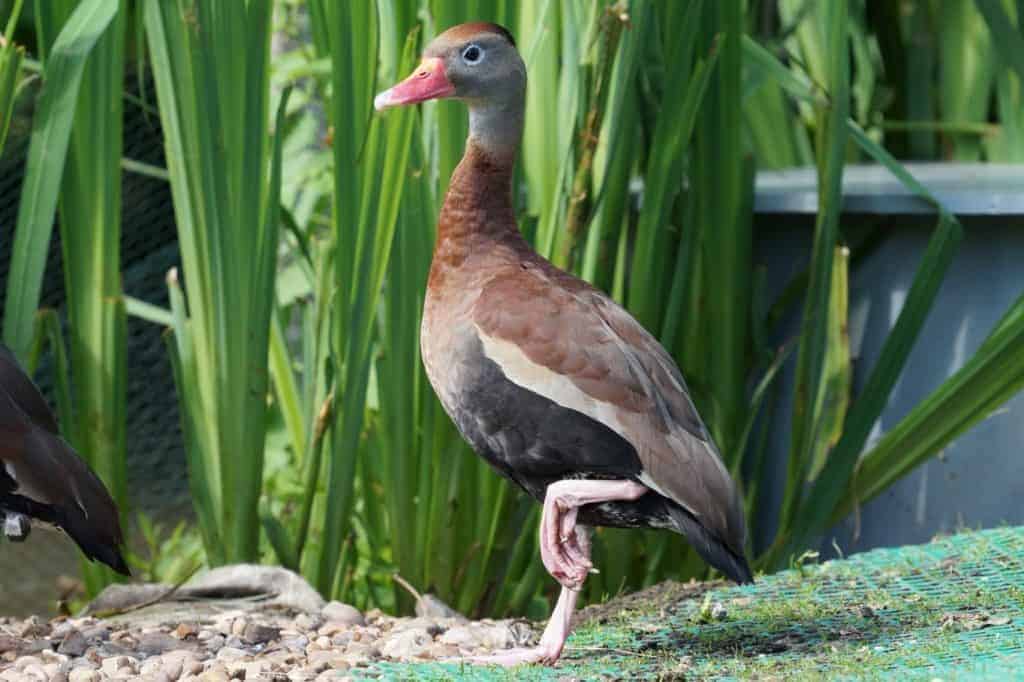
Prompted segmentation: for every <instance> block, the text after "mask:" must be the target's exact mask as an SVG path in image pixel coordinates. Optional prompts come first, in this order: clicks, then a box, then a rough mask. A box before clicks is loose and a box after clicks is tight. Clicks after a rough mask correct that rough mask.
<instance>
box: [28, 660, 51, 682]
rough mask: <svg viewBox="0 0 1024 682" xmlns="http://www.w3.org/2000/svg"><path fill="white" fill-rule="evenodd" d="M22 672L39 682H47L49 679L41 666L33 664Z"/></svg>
mask: <svg viewBox="0 0 1024 682" xmlns="http://www.w3.org/2000/svg"><path fill="white" fill-rule="evenodd" d="M22 672H24V673H25V674H26V675H28V676H29V677H31V678H32V679H34V680H41V682H47V680H49V679H50V676H49V674H47V672H46V670H45V669H44V668H43V666H41V665H39V664H35V663H34V664H32V665H29V666H26V667H25V669H24V670H23V671H22Z"/></svg>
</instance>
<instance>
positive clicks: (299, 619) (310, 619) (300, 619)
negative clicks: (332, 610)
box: [295, 613, 323, 632]
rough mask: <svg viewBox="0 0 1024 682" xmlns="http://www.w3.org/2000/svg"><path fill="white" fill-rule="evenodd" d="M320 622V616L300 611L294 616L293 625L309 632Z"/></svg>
mask: <svg viewBox="0 0 1024 682" xmlns="http://www.w3.org/2000/svg"><path fill="white" fill-rule="evenodd" d="M322 622H323V619H322V618H320V617H319V616H314V615H312V614H309V613H300V614H299V615H297V616H295V627H296V628H297V629H299V630H300V631H305V632H309V631H310V630H316V629H317V628H318V627H320V624H321V623H322Z"/></svg>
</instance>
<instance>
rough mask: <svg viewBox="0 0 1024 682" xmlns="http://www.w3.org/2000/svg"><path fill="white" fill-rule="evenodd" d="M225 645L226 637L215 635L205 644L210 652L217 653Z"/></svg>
mask: <svg viewBox="0 0 1024 682" xmlns="http://www.w3.org/2000/svg"><path fill="white" fill-rule="evenodd" d="M224 643H225V639H224V635H214V636H213V637H210V638H209V639H207V640H206V641H205V642H204V644H205V645H206V648H207V649H208V650H209V651H217V650H218V649H220V648H221V647H222V646H224Z"/></svg>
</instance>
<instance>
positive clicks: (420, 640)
mask: <svg viewBox="0 0 1024 682" xmlns="http://www.w3.org/2000/svg"><path fill="white" fill-rule="evenodd" d="M433 641H434V638H433V637H431V636H430V633H428V632H427V630H426V628H412V629H407V630H402V631H400V632H398V633H397V634H394V635H392V636H391V637H389V638H388V640H387V641H386V642H384V645H383V646H382V647H381V649H380V651H381V654H383V655H384V656H387V657H388V658H390V659H393V660H400V661H404V660H409V659H411V658H414V657H416V656H418V655H419V654H421V653H423V651H424V649H426V648H427V646H428V645H429V644H431V643H433Z"/></svg>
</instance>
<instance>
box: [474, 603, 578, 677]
mask: <svg viewBox="0 0 1024 682" xmlns="http://www.w3.org/2000/svg"><path fill="white" fill-rule="evenodd" d="M579 595H580V593H579V590H572V589H569V588H568V587H563V588H562V592H561V594H559V595H558V604H557V605H556V606H555V610H554V611H552V612H551V619H550V620H549V621H548V625H547V627H546V628H544V634H543V635H541V637H540V644H538V645H537V646H535V647H534V648H532V649H508V650H507V651H502V652H499V653H496V654H493V655H490V656H478V657H475V658H473V659H472V661H473V663H483V664H489V665H504V666H512V665H519V664H521V663H543V664H544V665H554V663H555V661H557V660H558V657H559V656H561V655H562V647H564V646H565V640H566V639H568V637H569V625H570V623H571V622H572V612H573V610H574V609H575V608H576V598H577V597H579Z"/></svg>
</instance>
